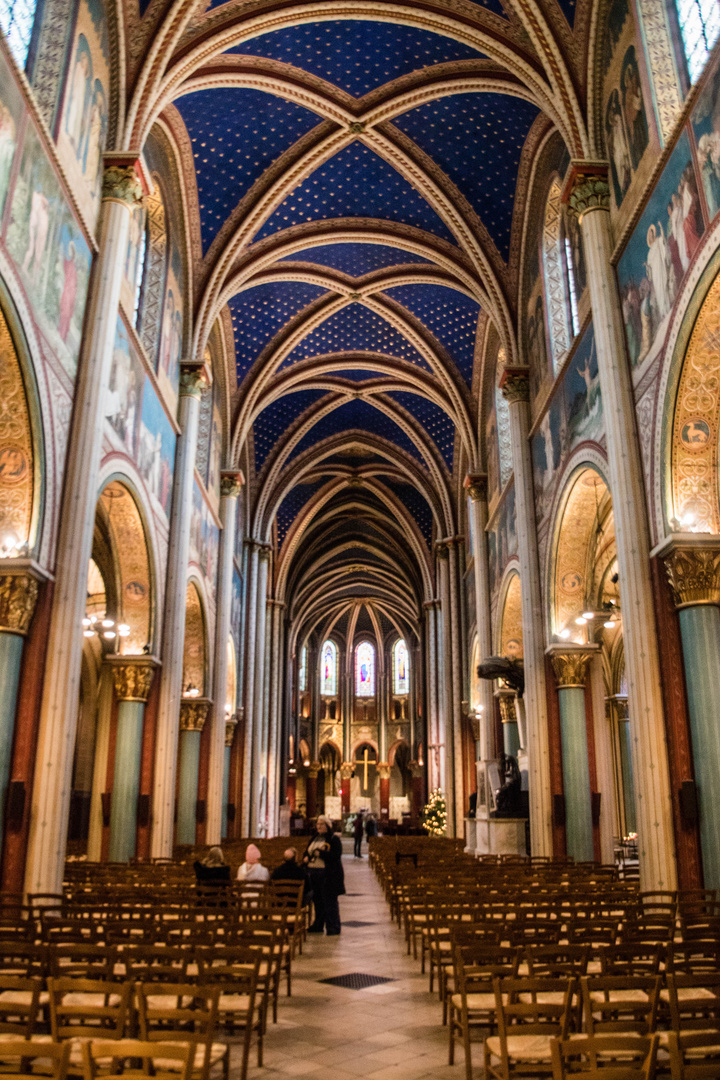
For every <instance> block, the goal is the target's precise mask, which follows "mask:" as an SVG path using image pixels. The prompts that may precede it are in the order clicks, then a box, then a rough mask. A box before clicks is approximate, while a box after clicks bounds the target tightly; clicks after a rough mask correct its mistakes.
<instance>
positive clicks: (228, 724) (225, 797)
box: [220, 713, 238, 840]
mask: <svg viewBox="0 0 720 1080" xmlns="http://www.w3.org/2000/svg"><path fill="white" fill-rule="evenodd" d="M237 723H238V718H237V713H235V715H233V716H231V717H230V719H228V720H226V721H225V747H224V757H225V765H224V768H223V784H222V824H221V826H220V836H221V839H222V840H224V839H225V837H226V836H227V834H228V809H227V808H228V803H229V802H230V768H231V758H232V744H233V739H234V738H235V729H236V727H237Z"/></svg>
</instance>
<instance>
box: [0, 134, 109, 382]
mask: <svg viewBox="0 0 720 1080" xmlns="http://www.w3.org/2000/svg"><path fill="white" fill-rule="evenodd" d="M6 244H7V249H8V252H9V253H10V256H11V258H12V259H13V262H14V263H15V265H16V267H17V269H18V271H19V273H20V277H21V279H22V282H23V284H24V286H25V290H26V292H27V295H28V300H29V302H30V304H31V306H32V308H33V311H34V313H35V316H36V318H37V321H38V324H39V326H40V329H41V330H42V332H43V334H44V335H45V337H46V338H47V340H48V342H49V344H50V346H51V348H52V350H53V352H54V353H55V355H56V356H57V357H58V358H59V359H60V361H61V363H62V365H63V367H64V368H65V370H66V371H67V373H68V375H69V376H70V377H71V378H73V379H74V378H75V373H76V371H77V360H78V353H79V350H80V338H81V335H82V324H83V315H84V312H85V300H86V297H87V289H88V281H89V277H90V262H91V256H90V249H89V247H88V245H87V244H86V242H85V238H84V237H83V234H82V233H81V231H80V229H79V227H78V224H77V222H76V221H75V218H74V217H73V215H72V214H71V212H70V208H69V207H68V204H67V202H66V201H65V197H64V195H63V193H62V190H61V188H60V184H59V182H58V179H57V177H56V175H55V173H54V171H53V169H52V166H51V165H50V162H49V161H48V159H47V156H46V154H45V151H44V150H43V147H42V146H41V144H40V140H39V139H38V136H37V135H36V134H35V130H34V128H32V127H30V126H28V128H27V132H26V136H25V145H24V148H23V155H22V161H21V164H20V170H19V174H18V177H17V180H16V182H15V190H14V192H13V197H12V205H11V210H10V223H9V225H8V230H7V238H6Z"/></svg>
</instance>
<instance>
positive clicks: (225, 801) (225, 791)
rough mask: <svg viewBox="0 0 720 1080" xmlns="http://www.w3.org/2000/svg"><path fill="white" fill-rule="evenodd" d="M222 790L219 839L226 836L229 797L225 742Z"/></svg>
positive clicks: (228, 764)
mask: <svg viewBox="0 0 720 1080" xmlns="http://www.w3.org/2000/svg"><path fill="white" fill-rule="evenodd" d="M222 787H223V792H222V826H221V829H220V835H221V839H223V840H224V839H225V837H226V836H227V826H228V820H227V808H228V799H229V797H230V747H229V746H228V745H227V743H226V744H225V767H224V769H223V785H222Z"/></svg>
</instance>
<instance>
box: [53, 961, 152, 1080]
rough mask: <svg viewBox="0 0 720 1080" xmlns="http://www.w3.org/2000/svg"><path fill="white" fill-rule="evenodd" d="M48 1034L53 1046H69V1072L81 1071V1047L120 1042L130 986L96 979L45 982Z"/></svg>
mask: <svg viewBox="0 0 720 1080" xmlns="http://www.w3.org/2000/svg"><path fill="white" fill-rule="evenodd" d="M47 985H48V993H49V995H50V1030H51V1032H52V1038H53V1041H54V1042H65V1041H66V1040H67V1041H69V1042H70V1061H69V1066H68V1067H69V1071H70V1072H71V1073H75V1074H76V1073H80V1072H81V1071H82V1065H83V1062H82V1044H83V1043H84V1042H87V1040H89V1039H98V1038H100V1039H112V1040H117V1039H122V1037H123V1035H124V1034H125V1025H126V1023H127V1018H128V1011H129V1008H130V999H131V994H132V984H131V983H129V982H110V981H103V980H99V979H65V978H60V979H54V978H50V979H48V981H47Z"/></svg>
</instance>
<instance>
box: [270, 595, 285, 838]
mask: <svg viewBox="0 0 720 1080" xmlns="http://www.w3.org/2000/svg"><path fill="white" fill-rule="evenodd" d="M269 603H270V610H271V612H272V650H271V655H272V660H271V668H270V671H269V673H268V675H269V678H270V739H269V744H268V836H276V835H277V832H278V824H279V822H278V812H279V783H280V701H281V697H282V693H281V683H282V679H283V672H284V670H285V666H284V663H283V654H284V641H283V637H284V635H283V622H284V612H285V604H284V603H283V601H282V600H271V601H269ZM283 757H284V755H283ZM283 801H284V795H283Z"/></svg>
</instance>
